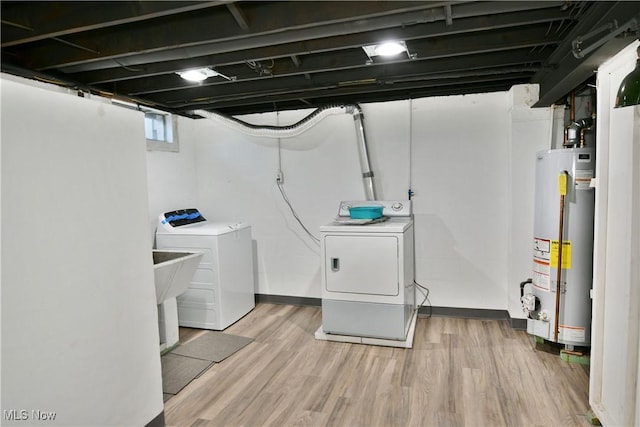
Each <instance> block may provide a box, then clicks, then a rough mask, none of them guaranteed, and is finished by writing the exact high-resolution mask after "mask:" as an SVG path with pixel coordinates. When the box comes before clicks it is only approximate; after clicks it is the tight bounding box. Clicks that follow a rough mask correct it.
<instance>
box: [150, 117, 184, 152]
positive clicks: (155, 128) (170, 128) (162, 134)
mask: <svg viewBox="0 0 640 427" xmlns="http://www.w3.org/2000/svg"><path fill="white" fill-rule="evenodd" d="M176 125H177V120H176V118H175V117H174V116H173V115H171V114H168V113H163V112H159V111H146V112H145V113H144V133H145V137H146V138H147V150H148V151H175V152H178V151H180V150H179V146H178V132H177V128H176Z"/></svg>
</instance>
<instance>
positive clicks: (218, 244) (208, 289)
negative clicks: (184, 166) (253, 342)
mask: <svg viewBox="0 0 640 427" xmlns="http://www.w3.org/2000/svg"><path fill="white" fill-rule="evenodd" d="M156 246H157V248H158V249H163V250H190V251H199V252H203V253H204V255H203V257H202V260H201V262H200V265H198V268H197V269H196V272H195V274H194V276H193V280H192V281H191V283H190V284H189V288H188V289H187V291H186V292H185V293H183V294H182V295H180V296H178V298H177V305H178V323H179V325H180V326H186V327H193V328H202V329H214V330H223V329H225V328H227V327H228V326H230V325H231V324H233V323H235V322H236V321H237V320H239V319H240V318H241V317H243V316H244V315H245V314H247V313H249V312H250V311H251V310H252V309H253V308H254V307H255V290H254V274H253V249H252V242H251V227H250V226H249V224H245V223H235V222H209V221H207V220H206V219H205V218H204V217H203V216H202V214H201V213H200V212H199V211H198V210H197V209H181V210H176V211H171V212H165V213H164V214H161V215H160V217H159V219H158V228H157V231H156Z"/></svg>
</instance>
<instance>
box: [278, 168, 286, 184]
mask: <svg viewBox="0 0 640 427" xmlns="http://www.w3.org/2000/svg"><path fill="white" fill-rule="evenodd" d="M276 182H277V183H278V184H284V173H282V171H281V170H279V171H278V172H277V173H276Z"/></svg>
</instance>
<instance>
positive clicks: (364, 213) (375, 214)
mask: <svg viewBox="0 0 640 427" xmlns="http://www.w3.org/2000/svg"><path fill="white" fill-rule="evenodd" d="M382 208H383V206H379V205H370V206H352V207H350V208H349V216H350V217H351V218H353V219H378V218H380V217H382Z"/></svg>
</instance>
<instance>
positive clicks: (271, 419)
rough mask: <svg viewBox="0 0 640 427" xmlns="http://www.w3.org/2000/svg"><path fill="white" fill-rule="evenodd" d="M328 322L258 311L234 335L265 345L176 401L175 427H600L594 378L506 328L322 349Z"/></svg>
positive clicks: (460, 323) (424, 324)
mask: <svg viewBox="0 0 640 427" xmlns="http://www.w3.org/2000/svg"><path fill="white" fill-rule="evenodd" d="M321 322H322V314H321V310H320V308H318V307H298V306H288V305H273V304H259V305H257V306H256V308H255V309H254V310H253V311H252V312H251V313H249V314H248V315H247V316H245V317H244V318H243V319H241V320H240V321H238V322H237V323H235V324H234V325H232V326H231V327H229V328H228V329H227V330H226V331H225V332H228V333H231V334H237V335H243V336H246V337H251V338H254V339H255V341H254V342H252V343H251V344H249V345H248V346H247V347H245V348H244V349H242V350H240V351H239V352H238V353H236V354H234V355H233V356H231V357H229V358H228V359H226V360H224V361H223V362H222V363H218V364H215V365H214V366H212V367H211V368H210V369H209V370H208V371H206V372H205V373H204V374H203V375H202V376H201V377H199V378H197V379H195V380H194V381H193V382H191V383H190V384H189V385H188V386H187V387H186V388H184V389H183V390H182V391H181V392H180V393H178V394H177V395H176V396H175V397H173V398H171V399H170V400H169V401H168V402H166V403H165V420H166V423H167V426H176V427H177V426H179V427H184V426H194V427H196V426H198V427H202V426H262V425H271V426H298V425H300V426H574V425H575V426H589V425H590V424H589V423H588V421H587V418H586V414H587V412H588V411H589V403H588V384H589V380H588V369H587V368H585V367H584V366H581V365H574V364H569V363H567V362H563V361H562V360H561V359H560V358H559V356H558V355H554V354H550V353H547V352H543V351H537V350H536V349H535V346H534V344H533V341H532V339H531V337H530V336H529V335H527V334H526V333H525V332H524V331H516V330H513V329H511V328H510V327H509V326H508V324H507V323H506V322H505V321H499V320H475V319H457V318H439V317H432V318H426V317H420V318H419V319H418V321H417V325H416V334H415V338H414V346H413V349H399V348H389V347H377V346H367V345H361V344H348V343H337V342H328V341H318V340H316V339H314V332H315V331H316V329H317V328H318V327H319V326H320V324H321ZM198 333H199V331H198V330H185V329H183V330H181V340H183V341H184V340H188V339H192V338H193V337H194V336H197V335H198Z"/></svg>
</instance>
